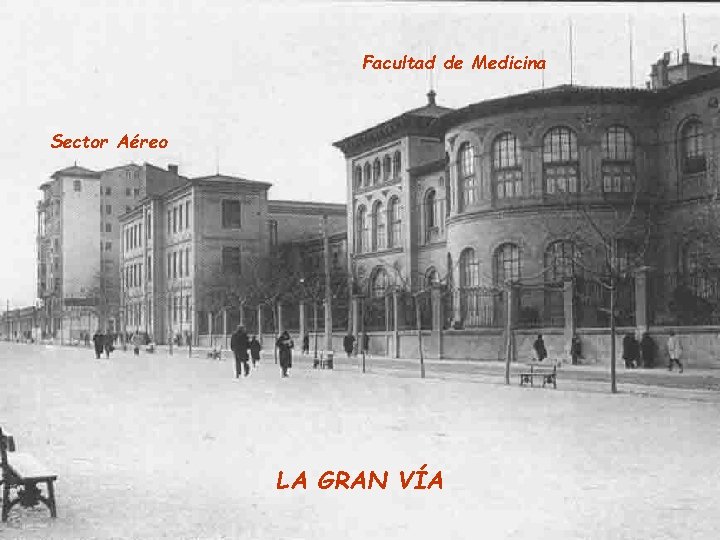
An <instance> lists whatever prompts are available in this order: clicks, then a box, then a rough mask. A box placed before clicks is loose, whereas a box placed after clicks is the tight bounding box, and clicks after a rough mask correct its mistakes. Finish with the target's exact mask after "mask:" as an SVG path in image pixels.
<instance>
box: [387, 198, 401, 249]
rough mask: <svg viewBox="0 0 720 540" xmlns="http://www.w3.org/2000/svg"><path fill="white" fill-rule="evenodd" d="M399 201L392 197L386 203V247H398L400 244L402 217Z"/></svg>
mask: <svg viewBox="0 0 720 540" xmlns="http://www.w3.org/2000/svg"><path fill="white" fill-rule="evenodd" d="M400 210H401V209H400V201H399V200H398V198H397V197H392V198H391V199H390V201H388V207H387V212H388V221H389V225H390V227H389V230H388V247H391V248H393V247H400V243H401V242H402V215H401V214H400Z"/></svg>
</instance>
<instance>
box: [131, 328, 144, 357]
mask: <svg viewBox="0 0 720 540" xmlns="http://www.w3.org/2000/svg"><path fill="white" fill-rule="evenodd" d="M140 345H142V336H141V335H140V332H135V334H133V352H134V353H135V356H139V355H140Z"/></svg>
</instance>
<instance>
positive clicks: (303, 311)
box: [298, 300, 307, 341]
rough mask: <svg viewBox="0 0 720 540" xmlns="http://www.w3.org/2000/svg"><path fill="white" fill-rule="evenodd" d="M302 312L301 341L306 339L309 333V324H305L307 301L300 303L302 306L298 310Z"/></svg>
mask: <svg viewBox="0 0 720 540" xmlns="http://www.w3.org/2000/svg"><path fill="white" fill-rule="evenodd" d="M298 309H299V310H300V340H301V341H302V339H303V338H304V337H305V334H306V333H307V328H306V326H307V323H306V322H305V301H304V300H301V301H300V306H299V308H298Z"/></svg>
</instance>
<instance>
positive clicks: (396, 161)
mask: <svg viewBox="0 0 720 540" xmlns="http://www.w3.org/2000/svg"><path fill="white" fill-rule="evenodd" d="M401 166H402V159H401V158H400V150H397V151H396V152H395V153H394V154H393V162H392V175H393V178H398V177H399V176H400V167H401Z"/></svg>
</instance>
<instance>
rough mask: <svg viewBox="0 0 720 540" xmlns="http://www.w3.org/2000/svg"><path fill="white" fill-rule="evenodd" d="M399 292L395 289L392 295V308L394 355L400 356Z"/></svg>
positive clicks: (395, 356)
mask: <svg viewBox="0 0 720 540" xmlns="http://www.w3.org/2000/svg"><path fill="white" fill-rule="evenodd" d="M398 308H399V306H398V293H397V291H393V295H392V310H393V328H392V336H393V357H394V358H400V334H399V332H398V311H399V309H398Z"/></svg>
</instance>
